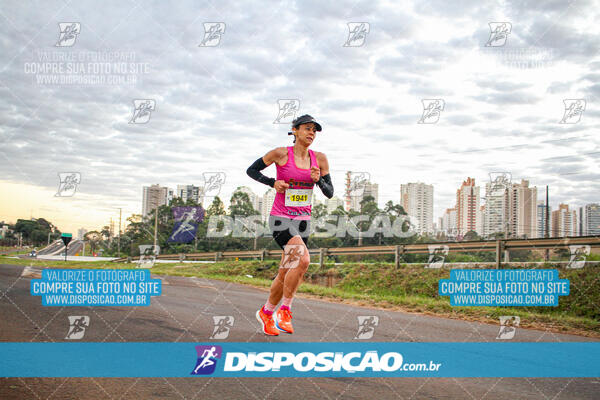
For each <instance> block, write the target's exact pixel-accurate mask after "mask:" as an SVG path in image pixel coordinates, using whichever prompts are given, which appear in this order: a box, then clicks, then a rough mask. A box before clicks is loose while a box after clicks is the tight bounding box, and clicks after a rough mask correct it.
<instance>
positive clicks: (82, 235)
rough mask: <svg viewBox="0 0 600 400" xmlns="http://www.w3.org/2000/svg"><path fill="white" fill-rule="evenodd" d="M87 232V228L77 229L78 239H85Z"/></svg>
mask: <svg viewBox="0 0 600 400" xmlns="http://www.w3.org/2000/svg"><path fill="white" fill-rule="evenodd" d="M86 233H88V230H87V229H85V228H79V229H77V240H83V239H84V238H85V234H86Z"/></svg>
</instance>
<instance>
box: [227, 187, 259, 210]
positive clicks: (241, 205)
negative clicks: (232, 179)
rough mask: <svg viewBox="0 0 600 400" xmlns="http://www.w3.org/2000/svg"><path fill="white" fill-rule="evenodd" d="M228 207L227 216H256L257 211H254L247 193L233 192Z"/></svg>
mask: <svg viewBox="0 0 600 400" xmlns="http://www.w3.org/2000/svg"><path fill="white" fill-rule="evenodd" d="M230 204H231V205H230V206H229V214H230V215H241V216H244V217H247V216H249V215H256V214H258V211H256V210H255V209H254V207H253V206H252V203H251V202H250V197H248V194H247V193H244V192H242V191H239V190H236V191H235V192H233V195H232V196H231V200H230Z"/></svg>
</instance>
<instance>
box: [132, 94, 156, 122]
mask: <svg viewBox="0 0 600 400" xmlns="http://www.w3.org/2000/svg"><path fill="white" fill-rule="evenodd" d="M154 110H156V101H155V100H152V99H136V100H133V116H132V117H131V120H129V123H130V124H147V123H148V121H150V114H152V111H154Z"/></svg>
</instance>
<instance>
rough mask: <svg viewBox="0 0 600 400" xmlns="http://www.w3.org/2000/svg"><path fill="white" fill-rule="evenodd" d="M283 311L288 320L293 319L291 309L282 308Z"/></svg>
mask: <svg viewBox="0 0 600 400" xmlns="http://www.w3.org/2000/svg"><path fill="white" fill-rule="evenodd" d="M281 312H282V314H283V315H284V317H285V319H286V321H289V320H291V319H292V312H291V311H290V310H281Z"/></svg>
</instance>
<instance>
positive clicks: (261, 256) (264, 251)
mask: <svg viewBox="0 0 600 400" xmlns="http://www.w3.org/2000/svg"><path fill="white" fill-rule="evenodd" d="M266 256H267V250H266V249H262V251H261V252H260V261H265V257H266Z"/></svg>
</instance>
